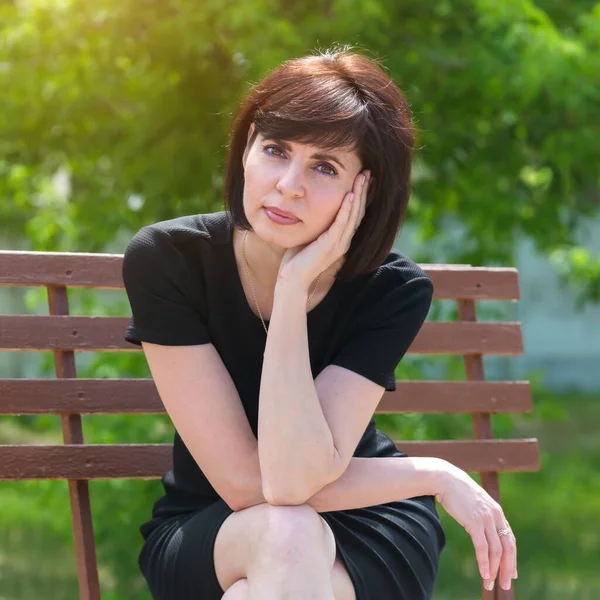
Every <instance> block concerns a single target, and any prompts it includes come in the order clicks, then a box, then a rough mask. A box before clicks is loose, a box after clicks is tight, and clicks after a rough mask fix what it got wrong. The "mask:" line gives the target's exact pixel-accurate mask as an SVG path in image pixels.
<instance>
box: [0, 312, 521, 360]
mask: <svg viewBox="0 0 600 600" xmlns="http://www.w3.org/2000/svg"><path fill="white" fill-rule="evenodd" d="M129 320H130V319H129V317H79V316H38V315H10V316H6V315H2V316H0V349H2V350H12V351H14V350H53V351H54V350H77V351H86V352H94V351H129V352H131V351H133V352H136V351H137V352H139V351H141V349H140V348H139V347H136V346H134V345H133V344H130V343H129V342H126V341H125V340H124V339H123V335H124V334H125V330H126V328H127V325H128V323H129ZM409 353H410V354H497V355H518V354H522V353H523V336H522V332H521V324H520V323H481V322H478V323H461V322H451V323H446V322H437V321H428V322H426V323H425V324H424V325H423V327H422V329H421V331H420V332H419V334H418V335H417V338H416V339H415V341H414V342H413V344H412V346H411V347H410V350H409Z"/></svg>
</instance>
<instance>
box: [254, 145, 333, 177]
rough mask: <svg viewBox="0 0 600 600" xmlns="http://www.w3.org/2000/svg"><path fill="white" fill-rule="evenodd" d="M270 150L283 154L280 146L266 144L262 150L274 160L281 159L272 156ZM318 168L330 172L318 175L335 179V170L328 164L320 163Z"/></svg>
mask: <svg viewBox="0 0 600 600" xmlns="http://www.w3.org/2000/svg"><path fill="white" fill-rule="evenodd" d="M271 148H273V149H274V150H276V151H277V152H281V153H283V150H282V148H281V147H280V146H277V145H276V144H266V145H264V146H262V150H263V152H265V153H266V154H269V155H270V156H274V157H276V158H282V157H281V156H280V155H279V154H273V153H271V152H269V150H270V149H271ZM318 167H325V168H326V169H329V170H330V172H329V173H328V172H327V171H319V173H322V174H323V175H326V176H327V177H335V176H336V175H337V174H338V172H337V171H336V169H335V168H334V167H332V166H331V165H330V164H329V163H326V162H325V163H324V162H321V163H319V164H318V165H317V166H316V167H315V168H318Z"/></svg>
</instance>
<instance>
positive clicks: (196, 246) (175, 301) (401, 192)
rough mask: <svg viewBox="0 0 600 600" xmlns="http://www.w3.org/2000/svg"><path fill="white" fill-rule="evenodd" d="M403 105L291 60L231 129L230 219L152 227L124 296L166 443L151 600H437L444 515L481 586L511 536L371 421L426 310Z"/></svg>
mask: <svg viewBox="0 0 600 600" xmlns="http://www.w3.org/2000/svg"><path fill="white" fill-rule="evenodd" d="M413 142H414V130H413V126H412V123H411V117H410V111H409V108H408V105H407V102H406V100H405V99H404V97H403V96H402V94H401V92H400V91H399V90H398V88H397V87H396V86H395V85H394V84H393V83H392V82H391V80H390V78H389V76H388V75H387V74H386V73H385V71H384V70H383V69H382V68H381V67H380V66H379V65H378V64H377V63H376V62H375V61H373V60H372V59H369V58H367V57H365V56H361V55H358V54H353V53H351V52H350V51H349V49H348V48H345V49H342V50H337V51H326V52H324V53H321V54H317V55H310V56H306V57H303V58H299V59H296V60H291V61H288V62H286V63H284V64H283V65H281V66H280V67H279V68H278V69H277V70H275V71H274V72H272V73H270V74H269V75H268V76H267V77H266V78H265V79H264V80H263V81H261V82H260V83H259V84H257V85H255V86H254V87H253V88H252V90H251V91H250V92H249V94H248V95H247V96H246V98H244V100H243V102H242V104H241V107H240V110H239V112H238V114H237V116H236V117H235V119H234V121H233V127H232V134H231V145H230V153H229V159H228V163H227V167H226V182H225V208H226V210H224V211H219V212H215V213H209V214H197V215H191V216H183V217H177V218H174V219H171V220H168V221H163V222H160V223H155V224H153V225H150V226H147V227H143V228H142V229H141V230H140V231H139V232H138V233H137V234H136V235H135V236H134V238H133V239H132V240H131V242H130V243H129V245H128V247H127V251H126V253H125V257H124V262H123V278H124V281H125V286H126V290H127V294H128V297H129V301H130V304H131V309H132V315H133V318H132V320H131V322H130V325H129V328H128V330H127V332H126V339H127V340H128V341H130V342H132V343H135V344H139V345H142V346H143V350H144V353H145V355H146V358H147V361H148V364H149V366H150V369H151V373H152V376H153V379H154V381H155V382H156V386H157V389H158V392H159V394H160V396H161V398H162V400H163V403H164V405H165V408H166V410H167V412H168V413H169V415H170V417H171V419H172V421H173V424H174V425H175V428H176V434H175V439H174V447H173V469H172V470H171V471H169V472H168V473H167V474H166V475H165V476H164V477H163V480H162V482H163V486H164V490H165V494H164V496H163V497H162V498H160V499H158V500H157V502H156V503H155V505H154V509H153V513H152V519H150V520H149V521H147V522H145V523H144V524H142V525H141V527H140V531H141V534H142V536H143V537H144V539H145V543H144V546H143V548H142V551H141V553H140V556H139V564H140V568H141V571H142V573H143V574H144V576H145V578H146V580H147V582H148V585H149V588H150V591H151V593H152V595H153V597H154V598H155V599H157V600H167V599H169V600H171V599H177V600H192V599H193V600H217V599H219V598H224V599H225V600H246V599H251V600H257V599H260V600H279V599H280V598H290V599H291V598H294V599H295V598H302V599H303V600H307V599H312V598H315V599H316V598H318V599H319V600H375V599H376V600H392V599H393V600H419V599H425V598H431V597H432V594H433V589H434V584H435V580H436V575H437V571H438V564H439V556H440V553H441V551H442V549H443V547H444V545H445V535H444V531H443V529H442V526H441V523H440V520H439V517H438V514H437V511H436V505H435V499H436V498H437V500H438V501H439V502H440V503H441V504H442V505H443V506H444V508H445V509H446V510H447V511H448V513H449V514H451V516H453V517H454V518H455V519H456V520H457V521H458V522H460V523H461V524H462V525H463V526H464V527H465V528H466V529H467V531H469V533H470V535H471V536H472V538H473V541H474V544H475V547H476V550H477V559H478V563H479V568H480V571H481V575H482V577H483V578H484V584H485V585H486V587H487V586H489V585H490V584H492V583H493V581H494V580H495V579H496V576H497V575H498V574H499V576H500V583H501V585H502V586H503V587H504V588H506V589H508V587H510V582H511V578H513V577H515V576H516V550H515V540H514V536H513V535H512V533H511V532H510V528H509V527H508V524H507V522H506V519H505V518H504V515H503V513H502V510H501V509H500V507H499V506H498V504H497V503H496V502H495V501H494V500H493V499H492V498H491V497H490V496H489V495H488V494H487V493H486V492H485V491H484V490H483V489H482V488H481V487H480V486H478V485H477V484H476V483H475V482H474V481H473V480H472V479H471V478H470V477H469V476H468V475H467V474H466V473H464V472H463V471H461V470H460V469H458V468H457V467H455V466H453V465H451V464H450V463H448V462H446V461H443V460H440V459H432V458H423V457H420V458H419V457H416V458H415V457H413V458H409V457H407V456H406V455H405V454H404V453H403V452H401V451H399V450H397V449H396V447H395V445H394V443H393V441H392V440H391V439H390V438H389V437H388V436H386V435H385V434H384V433H382V432H381V431H378V430H377V429H376V427H375V423H374V420H373V418H372V416H373V412H374V411H375V408H376V406H377V404H378V402H379V401H380V399H381V397H382V395H383V393H384V391H385V390H388V391H393V390H395V389H396V385H395V376H394V370H395V368H396V366H397V364H398V362H399V361H400V360H401V358H402V357H403V355H404V354H405V353H406V351H407V349H408V348H409V346H410V345H411V343H412V341H413V340H414V338H415V337H416V335H417V333H418V331H419V329H420V328H421V325H422V323H423V321H424V320H425V318H426V316H427V313H428V311H429V307H430V303H431V298H432V293H433V286H432V283H431V281H430V279H429V278H428V277H427V275H426V274H425V273H424V272H423V271H422V270H421V269H420V268H419V267H418V266H417V265H416V264H415V263H414V262H412V261H411V260H410V259H409V258H407V257H406V256H404V255H403V254H401V253H400V252H398V251H397V250H395V249H394V248H393V244H394V241H395V239H396V237H397V234H398V231H399V229H400V226H401V224H402V220H403V218H404V214H405V211H406V206H407V202H408V198H409V187H410V168H411V151H412V147H413Z"/></svg>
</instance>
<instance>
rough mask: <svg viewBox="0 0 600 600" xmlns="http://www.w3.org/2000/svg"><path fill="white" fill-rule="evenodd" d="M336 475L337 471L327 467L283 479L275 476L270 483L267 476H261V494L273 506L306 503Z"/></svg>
mask: <svg viewBox="0 0 600 600" xmlns="http://www.w3.org/2000/svg"><path fill="white" fill-rule="evenodd" d="M338 477H339V475H338V473H337V471H336V472H335V473H334V472H333V469H327V470H325V471H324V472H321V473H315V472H314V471H313V472H311V473H310V474H308V475H306V476H304V477H302V476H300V475H298V476H293V475H292V476H291V477H290V478H289V479H285V480H283V479H282V478H276V479H274V480H273V482H274V483H270V481H269V479H268V478H264V477H263V496H264V498H265V500H266V501H267V502H268V503H269V504H272V505H274V506H290V505H291V506H298V505H300V504H307V503H308V501H309V500H310V499H311V498H312V497H313V496H314V495H315V494H316V493H317V492H319V491H320V490H321V489H323V488H324V487H325V486H326V485H329V484H330V483H331V482H333V481H335V480H336V479H338ZM275 482H277V483H275Z"/></svg>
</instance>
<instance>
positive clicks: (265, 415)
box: [258, 282, 336, 501]
mask: <svg viewBox="0 0 600 600" xmlns="http://www.w3.org/2000/svg"><path fill="white" fill-rule="evenodd" d="M307 297H308V296H307V294H306V292H304V291H303V290H300V289H299V288H298V287H296V286H294V285H293V284H292V283H287V282H278V284H277V286H276V288H275V298H274V303H273V311H272V314H271V320H270V323H269V333H268V336H267V342H266V347H265V352H264V359H263V368H262V374H261V381H260V395H259V412H258V455H259V459H260V469H261V474H262V481H263V489H264V491H265V494H266V495H267V496H268V497H269V499H270V500H271V501H273V500H281V499H288V500H289V499H298V498H303V497H304V498H306V497H308V496H309V495H310V492H311V491H312V490H318V489H320V488H321V487H322V486H323V485H326V484H328V483H329V482H331V481H332V480H333V479H334V476H333V475H331V474H332V473H333V468H334V465H335V464H336V461H335V446H334V443H333V436H332V434H331V430H330V428H329V425H328V423H327V421H326V419H325V416H324V415H323V410H322V408H321V404H320V402H319V398H318V396H317V393H316V390H315V385H314V380H313V376H312V372H311V366H310V358H309V350H308V331H307V320H306V301H307Z"/></svg>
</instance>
